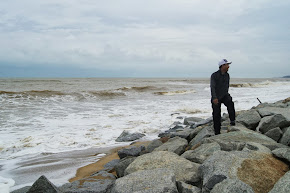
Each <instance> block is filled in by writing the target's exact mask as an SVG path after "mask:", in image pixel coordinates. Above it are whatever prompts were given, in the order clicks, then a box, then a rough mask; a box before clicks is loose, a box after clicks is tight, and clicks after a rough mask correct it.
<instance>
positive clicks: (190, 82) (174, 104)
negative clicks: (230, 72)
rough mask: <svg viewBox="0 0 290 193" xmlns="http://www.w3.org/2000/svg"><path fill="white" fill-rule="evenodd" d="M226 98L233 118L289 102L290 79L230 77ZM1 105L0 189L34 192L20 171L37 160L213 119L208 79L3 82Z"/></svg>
mask: <svg viewBox="0 0 290 193" xmlns="http://www.w3.org/2000/svg"><path fill="white" fill-rule="evenodd" d="M229 92H230V94H231V96H232V97H233V100H234V102H235V108H236V111H240V110H246V109H250V108H251V107H253V106H256V105H258V104H259V102H258V100H257V98H259V100H260V101H262V102H275V101H278V100H283V99H285V98H287V97H289V93H290V79H286V78H285V79H280V78H269V79H235V78H232V79H231V87H230V91H229ZM0 104H1V106H0V109H1V111H0V112H1V114H0V189H1V183H2V185H3V184H4V185H5V183H6V185H7V184H9V186H13V187H12V189H13V188H14V189H16V188H19V187H22V186H24V185H31V184H32V183H33V182H34V181H35V180H36V179H37V178H38V177H39V176H38V175H37V174H36V173H33V174H31V173H29V172H27V170H25V171H26V172H21V171H24V170H21V169H23V167H31V168H33V162H32V161H31V160H36V159H35V158H37V157H38V158H40V157H41V156H43V157H44V156H47V155H55V154H56V155H63V154H65V152H72V151H77V150H80V151H85V150H87V149H91V148H104V147H113V146H116V145H123V144H124V145H127V144H126V143H118V142H116V141H115V139H116V138H117V137H118V136H119V135H120V134H121V133H122V132H123V131H124V130H126V131H129V132H141V133H144V134H145V135H146V136H145V137H144V138H143V139H142V140H151V139H155V138H157V136H158V134H159V133H160V132H162V131H164V130H167V129H168V128H169V126H170V125H171V124H172V123H173V122H175V121H180V119H178V117H179V118H180V117H201V118H208V117H210V116H211V112H212V109H211V104H210V87H209V79H208V78H206V79H194V78H179V79H172V78H155V79H153V78H151V79H149V78H148V79H145V78H144V79H142V78H55V79H49V78H25V79H3V78H2V79H0ZM222 112H224V113H225V112H226V108H225V107H224V106H223V107H222ZM100 156H101V155H100ZM97 158H98V157H97ZM97 158H96V157H94V158H92V157H88V158H87V159H84V160H79V161H78V162H76V164H73V163H71V164H70V167H68V166H63V168H62V170H61V172H58V173H57V174H56V173H52V172H51V171H49V170H48V171H46V173H43V174H44V175H46V176H47V177H48V179H50V180H51V181H52V182H54V183H56V184H57V183H59V184H61V183H65V182H67V181H68V179H69V178H71V177H73V176H74V174H75V172H76V169H77V168H78V167H80V166H84V165H86V164H89V163H91V162H94V161H96V159H97ZM63 159H65V158H63ZM29 160H30V162H29V163H30V164H26V165H25V164H23V163H24V162H25V161H26V163H28V161H29ZM60 160H61V159H59V160H58V161H60ZM35 162H36V161H35ZM19 163H22V164H19ZM37 163H38V165H39V164H41V166H43V167H45V166H47V165H49V164H53V163H54V162H53V161H52V160H50V161H46V162H43V163H42V162H41V160H40V159H38V162H37ZM37 163H35V164H37ZM20 165H21V168H20ZM4 185H3V187H4Z"/></svg>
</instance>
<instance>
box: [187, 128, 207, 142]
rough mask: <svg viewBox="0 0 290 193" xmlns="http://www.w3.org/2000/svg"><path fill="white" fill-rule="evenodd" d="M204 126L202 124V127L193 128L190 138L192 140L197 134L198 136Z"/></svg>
mask: <svg viewBox="0 0 290 193" xmlns="http://www.w3.org/2000/svg"><path fill="white" fill-rule="evenodd" d="M203 128H204V127H202V126H200V127H196V128H194V129H191V132H190V135H189V138H188V140H189V141H191V140H192V139H193V138H195V136H197V134H198V133H199V132H200V131H201V130H202V129H203Z"/></svg>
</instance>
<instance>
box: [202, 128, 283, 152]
mask: <svg viewBox="0 0 290 193" xmlns="http://www.w3.org/2000/svg"><path fill="white" fill-rule="evenodd" d="M213 142H217V143H218V144H219V145H220V146H221V149H222V150H223V149H224V150H241V149H243V148H244V146H245V144H246V143H249V142H254V143H259V144H261V145H264V146H266V147H268V148H269V149H271V150H273V149H276V148H282V147H286V146H285V145H283V144H280V143H277V142H276V141H274V140H273V139H271V138H269V137H267V136H265V135H263V134H260V133H258V132H255V131H252V130H249V129H244V128H241V130H240V131H235V132H229V133H223V134H220V135H215V136H212V137H209V138H206V139H204V140H202V143H213ZM227 144H228V146H226V145H227Z"/></svg>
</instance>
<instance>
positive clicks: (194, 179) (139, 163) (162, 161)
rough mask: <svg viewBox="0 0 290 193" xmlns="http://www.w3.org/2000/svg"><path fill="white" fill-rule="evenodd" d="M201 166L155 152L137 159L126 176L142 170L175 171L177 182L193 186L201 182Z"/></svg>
mask: <svg viewBox="0 0 290 193" xmlns="http://www.w3.org/2000/svg"><path fill="white" fill-rule="evenodd" d="M199 166H200V164H197V163H193V162H191V161H189V160H187V159H185V158H183V157H180V156H178V155H177V154H175V153H172V152H169V151H153V152H152V153H148V154H144V155H141V156H139V157H137V158H136V159H135V161H134V162H133V163H131V164H130V165H129V166H128V167H127V169H126V170H125V174H126V175H127V174H131V173H134V172H136V171H140V170H152V169H156V168H168V169H171V170H173V171H174V174H175V177H176V180H177V181H183V182H186V183H189V184H193V183H198V182H199V181H200V173H199V172H198V168H199Z"/></svg>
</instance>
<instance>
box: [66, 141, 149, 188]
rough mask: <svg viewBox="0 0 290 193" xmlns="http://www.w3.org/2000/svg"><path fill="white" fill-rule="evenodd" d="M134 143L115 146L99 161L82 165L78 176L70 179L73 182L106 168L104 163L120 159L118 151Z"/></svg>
mask: <svg viewBox="0 0 290 193" xmlns="http://www.w3.org/2000/svg"><path fill="white" fill-rule="evenodd" d="M149 143H150V141H143V142H136V143H134V144H132V145H134V146H140V145H144V146H147V145H148V144H149ZM132 145H128V146H122V147H117V148H113V149H111V150H110V151H109V153H107V155H106V156H104V157H102V158H101V159H100V160H99V161H97V162H96V163H92V164H89V165H87V166H84V167H81V168H79V169H78V170H77V173H76V176H75V177H74V178H71V179H70V180H69V181H70V182H73V181H76V180H80V179H82V178H84V177H88V176H90V175H92V174H94V173H96V172H98V171H100V170H102V169H104V165H105V164H107V163H108V162H110V161H112V160H114V159H120V158H119V156H118V151H119V150H120V149H122V148H126V147H129V146H132ZM111 173H112V174H114V175H116V173H115V171H112V172H111Z"/></svg>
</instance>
